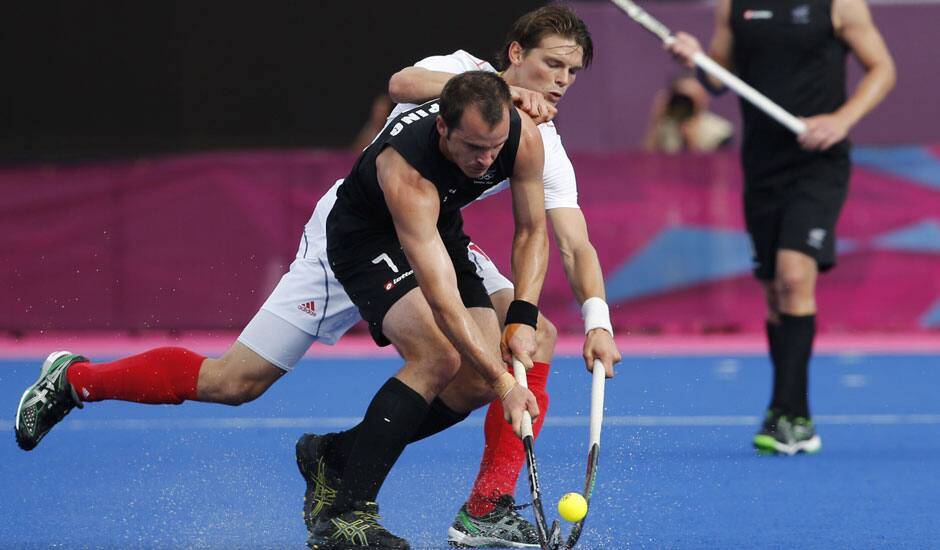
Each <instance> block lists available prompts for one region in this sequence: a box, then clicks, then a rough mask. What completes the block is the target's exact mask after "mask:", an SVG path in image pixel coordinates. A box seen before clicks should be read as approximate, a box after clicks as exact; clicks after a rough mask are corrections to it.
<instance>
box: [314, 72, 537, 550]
mask: <svg viewBox="0 0 940 550" xmlns="http://www.w3.org/2000/svg"><path fill="white" fill-rule="evenodd" d="M543 160H544V153H543V149H542V141H541V137H540V135H539V132H538V130H537V129H536V127H535V124H534V123H533V122H532V120H531V119H530V118H529V117H528V116H520V115H519V113H518V112H517V111H516V109H515V108H514V107H513V106H512V100H511V97H510V92H509V87H508V85H507V84H506V83H505V81H503V80H502V79H501V78H499V77H498V76H497V75H495V74H492V73H486V72H480V71H471V72H467V73H463V74H461V75H459V76H457V77H454V78H453V79H451V80H450V81H449V82H448V84H447V86H446V87H445V88H444V90H443V92H442V94H441V99H440V100H437V101H431V102H428V103H425V104H423V105H420V106H418V107H417V108H415V109H412V110H410V111H407V112H405V113H403V114H402V115H400V116H399V117H398V118H397V119H395V120H393V121H391V122H390V123H389V124H388V125H387V126H386V128H385V130H383V132H382V133H381V134H380V135H379V136H378V137H377V138H376V139H375V141H374V142H373V143H372V145H370V146H369V147H368V148H367V149H366V150H365V151H363V153H362V155H361V156H360V157H359V159H358V160H357V161H356V164H355V166H354V167H353V170H352V172H351V173H350V174H349V176H348V177H347V178H345V180H344V181H343V183H342V184H341V185H340V187H339V189H338V190H337V198H336V203H335V204H334V206H333V208H332V210H331V212H330V214H329V217H328V219H327V222H326V234H327V251H328V255H329V262H330V267H331V268H332V270H333V272H334V273H335V274H336V277H337V279H338V280H339V281H340V282H341V283H342V285H343V287H344V289H345V290H346V292H347V293H348V294H349V296H350V298H351V299H352V301H353V302H354V303H355V304H356V306H357V307H358V308H359V311H360V313H361V314H362V317H363V319H365V320H366V321H367V322H368V324H369V330H370V332H371V333H372V336H373V338H374V339H375V341H376V342H377V343H378V344H379V345H388V344H389V343H391V344H393V345H394V346H395V348H396V350H398V352H399V353H400V354H401V356H402V357H403V358H404V359H405V364H404V366H403V367H402V368H401V370H399V371H398V373H397V374H396V375H395V376H394V377H393V378H391V379H389V380H388V381H387V382H386V383H385V385H384V386H382V388H381V389H380V390H379V391H378V393H377V394H376V395H375V397H374V398H373V399H372V402H371V404H370V405H369V407H368V409H367V411H366V413H365V417H364V418H363V420H362V422H361V423H360V424H358V425H357V426H355V427H354V428H352V429H350V430H347V431H345V432H341V433H339V434H335V435H331V437H330V438H329V444H328V445H327V446H326V447H327V448H325V449H323V452H322V456H323V457H324V459H325V461H324V465H325V467H327V468H331V469H333V467H335V466H331V465H342V464H345V467H344V468H343V469H342V474H341V475H339V476H338V477H339V483H338V487H337V490H336V494H335V500H334V501H333V504H332V506H331V507H330V509H329V510H326V511H318V512H319V514H318V516H317V519H316V523H315V524H314V526H313V529H312V534H311V538H310V540H309V541H308V544H309V545H310V546H311V547H312V548H324V549H339V548H342V549H347V548H396V549H398V548H408V543H407V542H406V541H405V540H403V539H401V538H399V537H396V536H395V535H392V534H391V533H389V532H388V531H387V530H385V529H384V528H383V527H382V526H381V525H380V524H379V523H378V507H377V505H376V504H375V499H376V495H377V494H378V492H379V488H380V487H381V485H382V483H383V481H384V480H385V477H386V475H387V474H388V472H389V471H390V470H391V468H392V466H393V465H394V463H395V461H396V460H397V459H398V457H399V455H400V454H401V452H402V451H403V450H404V447H405V446H406V445H407V444H408V443H409V442H412V441H417V440H419V439H422V438H424V437H428V436H430V435H433V434H435V433H438V432H440V431H441V430H444V429H446V428H448V427H450V426H452V425H454V424H456V423H457V422H460V421H461V420H463V419H464V418H465V417H466V416H467V415H468V414H469V413H470V412H471V411H473V410H474V409H476V408H478V407H480V406H482V405H485V404H488V403H489V402H490V401H492V400H493V399H494V397H496V398H499V399H500V400H501V402H502V405H503V408H504V410H505V411H506V415H507V417H508V418H507V419H508V420H510V421H511V422H512V424H513V427H514V429H515V431H516V433H517V434H518V433H519V432H520V423H521V419H522V413H523V412H524V411H528V412H529V413H530V414H532V415H533V416H537V415H538V413H539V411H538V406H537V404H536V400H535V397H534V396H533V395H532V393H531V392H530V391H528V390H527V389H526V388H523V387H522V386H520V385H518V384H517V383H516V381H515V378H514V377H513V376H512V375H511V374H510V373H509V372H508V370H507V367H506V361H507V360H508V359H509V358H510V356H511V355H512V356H515V357H516V358H518V359H520V360H521V361H522V362H523V363H524V364H526V365H527V366H531V362H532V359H531V353H532V352H533V351H534V350H535V324H536V318H537V316H538V308H537V307H536V303H537V301H538V296H539V293H540V291H541V286H542V282H543V279H544V276H545V268H546V264H547V255H548V240H547V235H546V232H545V207H544V197H543V190H542V169H543ZM507 177H511V184H510V185H511V192H512V198H513V215H514V217H515V222H516V232H515V236H514V239H513V250H512V271H513V276H514V281H515V283H516V285H515V300H514V301H513V303H512V305H511V306H510V308H509V312H508V314H507V316H506V329H505V331H504V332H503V337H502V341H501V340H500V335H499V322H498V320H497V318H496V315H495V312H494V310H493V306H492V304H491V303H490V300H489V297H488V295H487V293H486V290H485V288H484V287H483V284H482V280H481V278H480V277H479V276H478V275H477V274H476V271H475V268H474V266H473V264H472V263H471V262H470V260H469V259H468V256H467V247H468V246H469V244H470V241H469V237H467V235H466V234H465V233H464V232H463V228H462V225H463V224H462V218H461V214H460V208H461V207H462V206H465V205H466V204H468V203H469V202H471V201H473V200H474V199H476V198H477V197H479V196H480V195H481V194H482V193H483V192H484V191H486V190H487V189H489V188H491V187H493V186H495V185H497V184H498V183H500V182H501V181H503V180H504V179H506V178H507ZM501 347H502V354H501V353H500V348H501ZM501 355H502V356H501Z"/></svg>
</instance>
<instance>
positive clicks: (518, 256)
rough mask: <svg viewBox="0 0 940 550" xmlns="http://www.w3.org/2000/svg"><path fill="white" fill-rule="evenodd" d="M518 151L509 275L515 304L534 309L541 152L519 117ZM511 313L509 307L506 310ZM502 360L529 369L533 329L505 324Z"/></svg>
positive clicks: (541, 231)
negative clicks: (520, 127)
mask: <svg viewBox="0 0 940 550" xmlns="http://www.w3.org/2000/svg"><path fill="white" fill-rule="evenodd" d="M521 120H522V133H521V136H520V139H519V149H518V151H517V153H516V161H515V165H514V166H513V172H512V177H511V178H510V180H509V181H510V190H511V192H512V209H513V218H514V220H515V234H514V236H513V241H512V275H513V280H514V281H515V300H516V301H521V302H528V303H529V304H533V305H537V304H538V300H539V295H540V294H541V292H542V283H543V282H544V281H545V270H546V268H547V266H548V234H547V232H546V225H545V188H544V185H543V183H542V171H543V168H544V163H545V152H544V149H543V146H542V136H541V134H540V133H539V131H538V129H537V128H536V126H535V123H533V122H532V120H531V119H529V117H527V116H522V117H521ZM510 312H512V306H510ZM503 336H504V340H503V359H504V360H505V361H507V363H508V362H509V361H510V360H511V357H510V356H515V357H516V358H517V359H518V360H520V361H522V363H523V365H525V367H526V368H527V369H529V368H532V358H531V354H532V353H534V352H535V329H534V327H531V326H527V325H518V324H514V323H509V322H507V324H506V330H505V331H504V333H503Z"/></svg>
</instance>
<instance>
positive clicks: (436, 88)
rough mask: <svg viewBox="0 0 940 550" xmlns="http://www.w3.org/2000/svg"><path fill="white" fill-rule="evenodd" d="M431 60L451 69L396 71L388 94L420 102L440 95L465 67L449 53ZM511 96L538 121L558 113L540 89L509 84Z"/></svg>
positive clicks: (402, 100)
mask: <svg viewBox="0 0 940 550" xmlns="http://www.w3.org/2000/svg"><path fill="white" fill-rule="evenodd" d="M428 59H429V60H433V62H435V63H438V64H439V65H440V66H441V67H442V68H443V67H446V68H447V70H441V71H432V70H429V69H425V68H424V67H417V66H414V67H405V68H404V69H402V70H400V71H398V72H397V73H395V74H393V75H392V77H391V78H390V79H389V81H388V95H389V97H390V98H392V101H394V102H395V103H415V104H417V103H424V102H425V101H429V100H431V99H434V98H435V97H439V96H440V95H441V91H442V90H443V89H444V85H445V84H447V81H448V80H450V79H451V78H453V77H454V75H456V74H458V73H460V72H463V70H464V69H463V68H462V67H460V65H459V64H456V65H455V64H454V63H455V62H454V61H453V60H451V59H449V58H448V57H447V56H435V57H432V58H428ZM425 61H427V60H425ZM509 95H510V96H511V97H512V102H513V105H515V106H516V107H518V108H519V109H521V110H522V112H524V113H526V114H527V115H529V117H530V118H531V119H532V120H533V121H534V122H535V123H536V124H541V123H543V122H548V121H549V120H552V119H553V118H555V115H556V114H558V109H557V108H556V107H555V106H554V105H552V104H551V103H550V102H549V101H548V100H547V99H545V96H543V95H542V94H541V93H539V92H536V91H533V90H529V89H526V88H520V87H518V86H509Z"/></svg>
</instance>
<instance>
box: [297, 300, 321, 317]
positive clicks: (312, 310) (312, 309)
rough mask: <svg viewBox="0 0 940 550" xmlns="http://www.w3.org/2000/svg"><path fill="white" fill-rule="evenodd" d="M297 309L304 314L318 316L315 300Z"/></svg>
mask: <svg viewBox="0 0 940 550" xmlns="http://www.w3.org/2000/svg"><path fill="white" fill-rule="evenodd" d="M297 309H299V310H300V311H303V312H304V313H308V314H310V315H316V314H317V304H316V302H314V301H313V300H311V301H309V302H307V303H304V304H300V305H299V306H297Z"/></svg>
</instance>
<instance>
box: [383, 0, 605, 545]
mask: <svg viewBox="0 0 940 550" xmlns="http://www.w3.org/2000/svg"><path fill="white" fill-rule="evenodd" d="M592 53H593V52H592V46H591V40H590V35H589V33H588V31H587V28H586V26H585V25H584V23H583V22H582V21H581V20H580V19H579V18H578V17H577V16H576V15H575V14H574V13H573V12H571V11H570V10H569V9H568V8H566V7H564V6H560V5H553V6H548V7H545V8H541V9H539V10H536V11H534V12H530V13H529V14H527V15H525V16H523V17H522V18H520V19H519V20H518V21H517V22H516V23H515V25H514V26H513V28H512V29H511V31H510V33H509V35H508V37H507V40H506V42H505V44H504V45H503V48H502V50H501V51H500V52H499V53H498V64H499V65H500V68H501V69H502V73H501V74H502V76H503V78H504V79H505V80H506V81H507V82H508V83H509V84H510V87H511V90H512V91H513V93H514V95H515V97H516V103H517V105H521V106H524V107H523V109H524V110H526V111H527V112H529V113H530V115H531V116H532V117H533V118H534V119H536V121H543V122H542V123H541V124H540V125H539V130H540V131H541V135H542V142H543V147H544V150H545V163H544V174H543V178H544V185H545V208H546V212H547V215H548V218H549V220H550V221H551V222H552V223H551V225H552V227H553V230H554V233H555V241H556V243H557V244H558V247H559V250H560V252H561V256H562V259H563V263H564V268H565V273H566V274H567V275H568V280H569V282H570V284H571V287H572V290H573V291H574V294H575V298H576V299H577V300H578V303H579V304H581V305H582V312H583V314H584V319H585V334H586V337H585V342H584V348H583V355H584V359H585V364H586V366H587V368H588V370H591V368H592V365H593V362H594V360H595V359H600V360H601V361H602V362H603V363H604V365H605V367H606V369H607V371H608V372H607V374H608V376H612V375H613V370H612V366H613V364H614V363H616V362H618V361H619V360H620V353H619V352H618V350H617V348H616V346H615V345H614V341H613V331H612V328H611V325H610V319H609V314H608V311H607V304H606V303H605V302H604V282H603V275H602V272H601V267H600V263H599V262H598V259H597V254H596V252H595V250H594V247H593V246H592V245H591V242H590V239H589V236H588V232H587V226H586V223H585V219H584V215H583V213H582V211H581V210H580V208H579V207H578V191H577V183H576V179H575V173H574V168H573V167H572V164H571V161H570V160H569V159H568V155H567V153H566V152H565V148H564V146H563V145H562V143H561V137H560V136H559V135H558V132H557V131H556V128H555V125H554V123H553V122H551V120H549V119H551V118H552V117H553V116H554V114H555V111H556V105H557V104H558V102H559V101H560V100H561V99H562V97H563V96H564V94H565V93H566V92H567V91H568V89H570V86H571V85H572V84H573V83H574V80H575V77H576V74H577V72H578V71H579V70H580V69H582V68H583V67H584V66H586V65H588V64H589V63H590V60H591V56H592ZM470 70H484V71H496V69H495V68H494V67H493V66H492V65H490V64H489V63H487V62H485V61H482V60H481V59H479V58H477V57H475V56H473V55H471V54H469V53H467V52H465V51H463V50H458V51H456V52H454V53H452V54H450V55H443V56H433V57H428V58H426V59H423V60H421V61H419V62H418V63H416V64H415V65H414V66H413V67H408V68H405V69H403V70H402V71H399V72H398V73H396V74H395V75H394V76H393V77H392V78H391V80H390V82H389V95H390V96H391V97H392V100H393V101H396V102H397V103H399V106H398V107H396V108H395V110H394V111H393V112H392V116H396V115H397V114H399V113H400V112H401V111H403V110H406V109H410V108H412V107H413V104H414V103H420V102H422V101H425V100H427V99H428V98H431V97H435V96H436V95H437V94H439V93H440V90H441V87H442V86H443V84H444V83H445V82H446V81H447V80H448V79H449V78H451V77H452V76H453V75H454V74H456V73H461V72H464V71H470ZM533 92H534V93H533ZM505 187H506V182H503V184H502V185H500V186H497V187H496V188H493V189H491V190H489V191H488V192H487V193H486V194H485V195H484V196H483V197H481V199H483V198H486V197H487V196H489V195H491V194H493V193H494V192H498V191H499V190H500V189H503V188H505ZM478 200H480V199H478ZM480 252H481V254H480V255H479V256H478V259H477V261H478V262H479V263H478V265H479V266H480V268H479V272H480V273H481V274H482V275H483V276H484V282H485V284H486V285H487V292H489V293H490V299H491V300H492V301H493V305H494V306H495V307H496V311H497V316H501V315H503V312H505V311H506V308H507V307H508V306H509V303H510V301H511V300H512V298H513V293H512V284H511V283H510V282H509V281H508V280H507V279H506V278H505V277H503V276H502V275H500V274H499V272H498V270H497V268H496V266H495V265H494V264H493V263H492V262H491V261H490V260H489V258H487V257H486V256H485V254H482V251H480ZM500 318H502V317H500ZM555 337H556V333H555V330H554V327H553V326H552V325H551V323H550V322H549V321H548V320H547V319H545V318H544V317H541V316H540V317H539V321H538V333H537V342H538V344H539V349H538V351H537V352H536V354H535V355H533V359H534V360H535V366H534V367H533V368H532V369H531V370H530V371H529V376H528V378H529V388H530V389H531V390H532V392H533V393H534V394H535V396H536V399H537V400H538V404H539V410H540V411H541V414H540V416H539V419H538V420H537V421H536V424H535V426H534V430H535V433H536V434H537V433H538V431H539V429H540V427H541V425H542V422H543V421H544V419H545V416H546V411H547V409H548V395H547V393H546V391H545V383H546V379H547V376H548V372H549V366H548V363H549V361H550V360H551V357H552V354H553V352H554V345H555ZM502 416H503V413H502V408H501V407H500V405H499V403H498V402H494V403H493V404H492V405H490V409H489V411H488V413H487V417H486V422H485V428H484V431H485V434H486V446H485V448H484V453H483V459H482V461H481V465H480V471H479V474H478V476H477V479H476V481H475V483H474V486H473V490H472V492H471V495H470V497H469V498H468V500H467V502H466V503H465V504H464V506H463V507H461V509H460V511H459V512H458V513H457V517H456V519H455V521H454V523H453V525H452V527H451V528H450V530H449V532H448V540H449V542H451V543H452V544H454V545H457V546H493V545H498V546H504V545H505V546H509V545H511V546H514V547H537V546H538V539H537V537H536V535H535V533H534V529H533V528H532V526H531V525H530V524H529V523H528V522H527V521H525V520H524V519H522V518H521V517H520V516H519V515H518V514H517V513H516V511H515V509H514V499H513V492H514V489H515V486H516V481H517V478H518V475H519V472H520V470H521V468H522V465H523V463H524V461H525V458H524V451H523V448H522V445H521V442H520V441H519V440H518V438H515V437H513V434H512V429H511V427H509V426H508V425H507V424H506V422H504V421H503V419H502Z"/></svg>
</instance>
